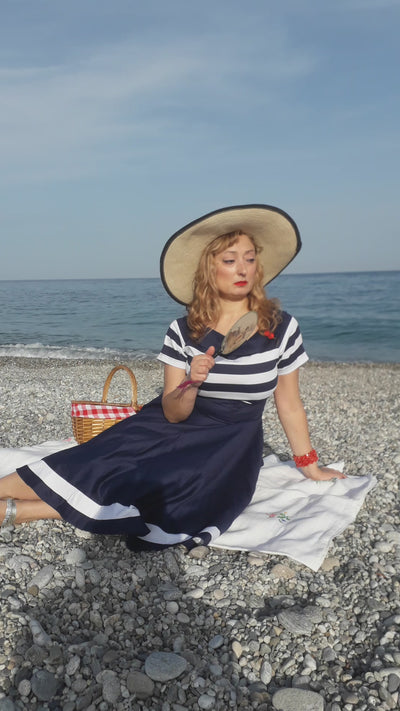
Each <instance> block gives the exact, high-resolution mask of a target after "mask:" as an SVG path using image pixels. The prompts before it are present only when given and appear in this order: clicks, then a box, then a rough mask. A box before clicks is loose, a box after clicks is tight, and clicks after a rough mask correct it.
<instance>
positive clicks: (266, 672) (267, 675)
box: [260, 659, 273, 686]
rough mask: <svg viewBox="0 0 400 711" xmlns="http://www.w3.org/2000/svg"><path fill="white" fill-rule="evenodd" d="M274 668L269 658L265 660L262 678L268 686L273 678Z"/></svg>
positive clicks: (262, 667) (262, 665)
mask: <svg viewBox="0 0 400 711" xmlns="http://www.w3.org/2000/svg"><path fill="white" fill-rule="evenodd" d="M272 675H273V670H272V666H271V664H270V663H269V661H268V660H267V659H265V660H264V661H263V663H262V664H261V669H260V679H261V681H262V683H263V684H265V686H268V684H269V683H270V681H271V679H272Z"/></svg>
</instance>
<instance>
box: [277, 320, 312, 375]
mask: <svg viewBox="0 0 400 711" xmlns="http://www.w3.org/2000/svg"><path fill="white" fill-rule="evenodd" d="M307 361H308V355H307V353H306V352H305V350H304V345H303V338H302V335H301V332H300V327H299V324H298V323H297V321H296V319H295V318H293V316H290V317H289V321H288V324H287V326H286V330H285V333H284V336H283V338H282V341H281V347H280V356H279V359H278V375H286V374H287V373H292V372H293V371H294V370H297V368H300V366H301V365H303V364H304V363H306V362H307Z"/></svg>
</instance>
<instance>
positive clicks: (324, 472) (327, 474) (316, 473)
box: [301, 464, 347, 481]
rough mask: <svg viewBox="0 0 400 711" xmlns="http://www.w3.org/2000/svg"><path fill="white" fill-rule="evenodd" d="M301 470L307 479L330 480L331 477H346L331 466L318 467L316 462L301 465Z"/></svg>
mask: <svg viewBox="0 0 400 711" xmlns="http://www.w3.org/2000/svg"><path fill="white" fill-rule="evenodd" d="M301 471H302V472H303V474H304V476H306V477H307V479H313V481H330V480H331V479H347V477H346V474H343V472H340V471H339V470H338V469H331V467H318V466H317V465H316V464H314V465H310V466H308V467H302V469H301Z"/></svg>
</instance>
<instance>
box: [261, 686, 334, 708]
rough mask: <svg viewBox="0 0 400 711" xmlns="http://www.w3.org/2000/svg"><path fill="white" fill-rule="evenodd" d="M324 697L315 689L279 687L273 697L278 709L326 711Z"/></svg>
mask: <svg viewBox="0 0 400 711" xmlns="http://www.w3.org/2000/svg"><path fill="white" fill-rule="evenodd" d="M324 705H325V704H324V699H323V697H322V696H320V695H319V694H317V693H316V692H315V691H306V690H304V689H279V691H276V692H275V694H274V695H273V697H272V706H273V708H274V709H276V711H324Z"/></svg>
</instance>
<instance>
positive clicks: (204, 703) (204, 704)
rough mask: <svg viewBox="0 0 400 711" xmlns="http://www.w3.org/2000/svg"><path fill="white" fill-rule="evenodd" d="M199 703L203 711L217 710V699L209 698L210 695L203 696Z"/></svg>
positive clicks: (198, 700) (200, 697)
mask: <svg viewBox="0 0 400 711" xmlns="http://www.w3.org/2000/svg"><path fill="white" fill-rule="evenodd" d="M197 703H198V705H199V707H200V708H201V709H204V711H207V709H215V697H214V696H209V695H208V694H201V696H199V698H198V699H197Z"/></svg>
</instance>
